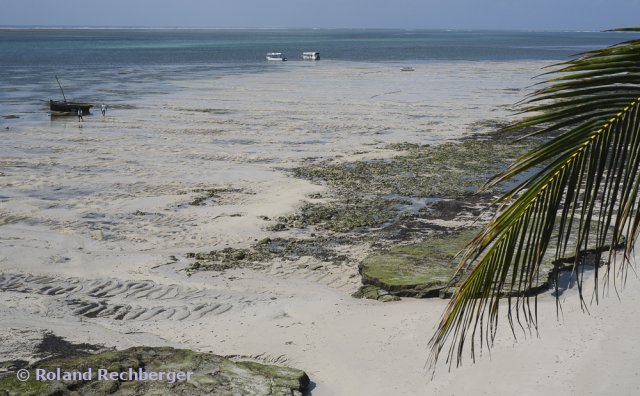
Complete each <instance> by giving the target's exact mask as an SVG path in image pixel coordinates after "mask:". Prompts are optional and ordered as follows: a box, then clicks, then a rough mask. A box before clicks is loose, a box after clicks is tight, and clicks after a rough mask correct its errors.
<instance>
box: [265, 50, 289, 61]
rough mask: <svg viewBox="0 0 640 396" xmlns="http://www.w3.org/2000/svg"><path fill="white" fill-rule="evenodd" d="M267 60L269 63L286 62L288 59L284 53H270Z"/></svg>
mask: <svg viewBox="0 0 640 396" xmlns="http://www.w3.org/2000/svg"><path fill="white" fill-rule="evenodd" d="M267 60H269V61H286V60H287V58H286V57H285V56H284V54H283V53H282V52H269V53H268V54H267Z"/></svg>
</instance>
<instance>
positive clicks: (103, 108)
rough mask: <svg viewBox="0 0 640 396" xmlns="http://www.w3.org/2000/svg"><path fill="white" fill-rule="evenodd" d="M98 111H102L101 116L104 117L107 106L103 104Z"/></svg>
mask: <svg viewBox="0 0 640 396" xmlns="http://www.w3.org/2000/svg"><path fill="white" fill-rule="evenodd" d="M100 111H102V116H103V117H104V116H105V115H106V114H107V105H105V104H104V103H103V104H102V106H100Z"/></svg>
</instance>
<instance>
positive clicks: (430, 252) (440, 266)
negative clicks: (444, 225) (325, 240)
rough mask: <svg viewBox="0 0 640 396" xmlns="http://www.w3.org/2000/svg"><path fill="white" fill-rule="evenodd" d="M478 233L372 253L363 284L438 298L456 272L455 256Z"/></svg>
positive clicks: (362, 267) (364, 267) (362, 272)
mask: <svg viewBox="0 0 640 396" xmlns="http://www.w3.org/2000/svg"><path fill="white" fill-rule="evenodd" d="M476 233H477V230H476V229H467V230H464V231H462V232H459V233H455V234H449V235H440V236H434V237H433V238H429V239H427V240H425V241H422V242H418V243H413V244H408V245H401V246H395V247H392V248H390V249H388V250H386V251H383V252H380V253H376V254H372V255H370V256H368V257H367V258H365V259H364V260H363V261H362V262H361V263H360V267H359V268H360V275H361V276H362V283H364V284H365V285H372V286H376V287H379V288H382V289H384V290H387V291H389V293H391V294H393V295H396V296H401V297H436V296H438V294H439V292H440V290H441V289H443V288H444V287H446V286H447V284H448V283H449V281H450V280H451V278H452V277H453V275H454V273H455V268H456V264H457V262H456V261H455V260H454V259H455V256H456V255H457V254H458V253H459V252H460V251H461V250H462V249H464V247H465V246H466V245H467V243H469V241H471V239H473V237H474V236H475V235H476Z"/></svg>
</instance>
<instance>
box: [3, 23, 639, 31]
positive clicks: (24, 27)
mask: <svg viewBox="0 0 640 396" xmlns="http://www.w3.org/2000/svg"><path fill="white" fill-rule="evenodd" d="M0 30H404V31H451V32H470V31H496V32H534V33H535V32H539V33H545V32H548V33H604V32H607V30H585V29H575V30H574V29H501V28H401V27H187V26H104V25H95V26H80V25H0ZM607 33H630V32H624V31H613V32H611V31H609V32H607ZM631 33H633V32H631Z"/></svg>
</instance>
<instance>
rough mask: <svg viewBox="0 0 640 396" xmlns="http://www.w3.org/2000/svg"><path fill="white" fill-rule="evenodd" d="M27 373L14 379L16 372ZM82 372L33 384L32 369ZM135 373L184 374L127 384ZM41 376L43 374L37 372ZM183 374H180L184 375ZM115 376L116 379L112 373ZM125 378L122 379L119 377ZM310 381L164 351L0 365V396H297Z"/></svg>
mask: <svg viewBox="0 0 640 396" xmlns="http://www.w3.org/2000/svg"><path fill="white" fill-rule="evenodd" d="M20 369H22V370H27V371H28V372H29V373H30V377H29V379H27V380H26V381H20V380H18V375H17V372H18V370H20ZM58 369H60V372H61V373H64V372H79V373H83V372H84V373H86V372H88V371H89V369H91V373H92V376H91V379H83V378H77V379H67V380H64V379H60V380H51V381H41V380H40V381H39V380H36V375H35V373H36V370H45V371H46V372H49V373H52V375H54V374H55V373H56V372H57V370H58ZM99 369H104V370H108V372H110V373H125V374H124V375H122V376H120V377H119V378H116V379H114V380H98V378H99V377H98V370H99ZM130 369H131V370H132V371H134V372H138V371H139V370H143V371H144V372H156V373H160V372H164V373H168V372H173V373H179V372H181V373H188V372H191V373H192V374H190V375H189V377H190V379H189V380H186V379H184V378H182V379H181V377H180V376H179V375H178V376H177V377H176V378H173V380H170V379H165V380H136V381H131V380H126V379H128V378H127V373H128V372H129V370H130ZM41 372H42V371H41ZM186 375H187V374H185V376H186ZM114 376H115V377H118V376H119V375H118V374H114ZM121 377H124V380H123V379H122V378H121ZM308 385H309V377H308V376H307V375H306V374H305V373H304V372H303V371H301V370H296V369H292V368H287V367H280V366H273V365H265V364H260V363H255V362H249V361H238V362H236V361H232V360H230V359H227V358H224V357H222V356H217V355H213V354H209V353H200V352H193V351H190V350H185V349H174V348H169V347H134V348H129V349H126V350H122V351H104V352H99V353H95V354H82V355H78V356H67V357H61V358H53V359H44V360H40V361H38V362H35V363H33V364H31V365H25V364H24V362H22V363H21V362H3V363H0V395H7V396H14V395H15V396H27V395H52V396H53V395H56V396H57V395H109V394H121V395H132V396H135V395H140V396H142V395H194V396H196V395H283V396H284V395H287V396H291V395H302V394H303V392H304V391H305V389H307V387H308Z"/></svg>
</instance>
